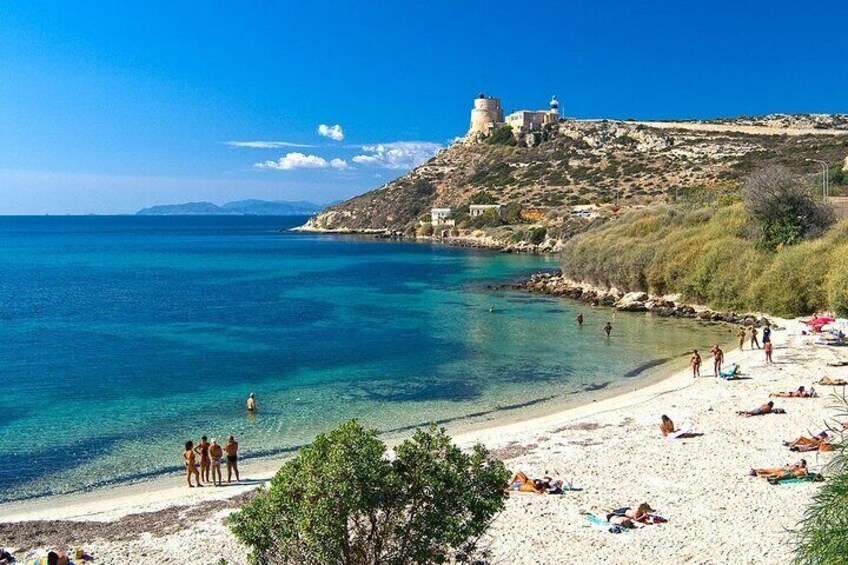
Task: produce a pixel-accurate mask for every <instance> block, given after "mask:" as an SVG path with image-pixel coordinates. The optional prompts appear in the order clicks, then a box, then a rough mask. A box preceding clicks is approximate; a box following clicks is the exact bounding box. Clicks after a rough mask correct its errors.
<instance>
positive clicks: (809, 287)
mask: <svg viewBox="0 0 848 565" xmlns="http://www.w3.org/2000/svg"><path fill="white" fill-rule="evenodd" d="M804 205H805V206H806V205H807V204H804ZM786 210H787V213H788V214H790V215H791V214H793V213H794V212H795V208H794V207H791V206H789V207H787V208H786ZM790 220H791V219H786V218H765V219H764V218H763V217H757V218H755V217H753V216H752V212H751V211H750V210H749V209H746V208H745V206H744V205H743V204H742V203H739V202H737V203H733V204H726V205H713V206H709V207H700V206H699V207H694V208H693V207H690V206H686V205H676V206H669V205H661V204H658V205H654V206H651V207H648V208H644V209H641V210H634V211H632V212H629V213H627V214H625V215H623V216H622V217H620V218H618V219H616V220H614V221H611V222H608V223H605V224H603V225H600V226H596V227H594V228H592V229H590V230H588V231H586V232H584V233H582V234H578V235H576V236H575V237H574V238H572V239H571V240H570V241H569V242H567V243H566V245H565V247H564V250H563V260H562V269H563V272H564V273H565V274H566V275H568V276H570V277H572V278H574V279H578V280H584V281H588V282H592V283H594V284H597V285H600V286H607V287H616V288H618V289H620V290H626V291H634V290H641V291H646V292H650V293H653V294H657V295H662V294H672V293H679V294H680V295H681V296H682V298H683V299H684V300H687V301H690V302H695V303H701V304H706V305H708V306H710V307H712V308H715V309H721V310H736V311H740V310H764V311H767V312H770V313H772V314H776V315H784V316H797V315H803V314H809V313H812V312H815V311H816V310H821V309H826V308H833V309H835V310H837V311H839V312H841V313H848V222H845V221H843V222H840V223H839V224H836V225H835V226H833V227H831V228H830V229H828V230H827V231H825V232H824V233H823V234H821V235H820V237H814V236H815V235H817V234H816V233H815V231H814V230H809V229H808V230H807V231H805V232H802V234H801V236H802V237H807V239H803V240H800V242H798V241H799V237H796V236H797V235H798V233H797V230H794V229H788V230H785V232H784V235H785V236H786V237H787V239H785V240H783V241H780V240H774V241H770V243H769V245H762V244H761V242H762V233H763V232H764V231H768V226H767V225H765V224H763V222H764V221H766V222H767V221H775V222H777V224H778V225H789V224H791V223H792V222H791V221H790ZM771 231H773V232H779V231H780V230H771ZM796 242H798V243H797V244H795V245H792V243H796Z"/></svg>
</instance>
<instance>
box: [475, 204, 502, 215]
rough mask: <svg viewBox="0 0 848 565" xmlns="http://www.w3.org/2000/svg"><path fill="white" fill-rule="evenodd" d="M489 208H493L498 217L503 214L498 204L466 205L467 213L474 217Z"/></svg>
mask: <svg viewBox="0 0 848 565" xmlns="http://www.w3.org/2000/svg"><path fill="white" fill-rule="evenodd" d="M489 210H493V211H494V212H495V214H496V215H497V216H498V217H499V218H500V217H502V216H503V206H502V205H500V204H472V205H471V206H469V207H468V214H469V215H470V216H471V217H472V218H476V217H477V216H482V215H483V214H485V213H486V212H488V211H489Z"/></svg>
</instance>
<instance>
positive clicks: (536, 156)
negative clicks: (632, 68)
mask: <svg viewBox="0 0 848 565" xmlns="http://www.w3.org/2000/svg"><path fill="white" fill-rule="evenodd" d="M532 141H533V142H535V143H534V144H533V145H532V146H529V147H528V146H508V145H493V144H490V143H487V142H478V143H470V142H458V143H454V144H453V145H451V146H450V147H448V148H447V149H444V150H442V151H441V152H439V153H438V154H437V155H436V156H435V157H433V158H432V159H430V160H429V161H428V162H427V163H425V164H423V165H421V166H419V167H418V168H416V169H414V170H412V171H410V172H409V173H408V174H407V175H405V176H403V177H401V178H399V179H396V180H394V181H392V182H390V183H388V184H386V185H383V186H381V187H380V188H378V189H376V190H373V191H371V192H368V193H366V194H363V195H361V196H357V197H355V198H352V199H351V200H348V201H346V202H343V203H341V204H339V205H336V206H331V207H329V208H327V209H326V210H324V211H323V212H322V213H320V214H318V215H317V216H316V217H315V218H313V219H311V220H310V221H309V223H308V224H307V225H306V226H305V228H306V229H315V230H339V231H366V230H384V229H390V230H406V231H411V230H412V229H413V228H414V227H415V225H416V224H417V219H418V217H419V216H421V215H422V214H425V213H427V212H429V209H430V208H431V207H434V206H462V205H465V204H467V203H468V201H469V199H470V197H471V195H473V194H474V193H476V192H478V191H480V190H486V191H487V192H489V193H490V194H492V195H494V196H495V197H496V199H497V200H498V201H499V202H500V203H502V204H507V203H510V202H515V203H519V204H521V205H522V206H523V207H524V208H535V209H541V210H545V209H552V208H557V207H568V206H573V205H577V204H589V203H605V202H610V201H614V200H615V199H616V198H621V199H622V200H623V201H624V202H626V203H631V204H635V203H646V202H650V201H655V200H661V199H664V198H665V197H666V196H667V195H669V194H673V193H674V191H675V189H677V188H683V189H685V188H689V187H698V186H704V185H728V186H738V185H739V184H740V182H741V180H742V178H743V177H744V176H745V175H746V174H748V173H749V172H751V171H752V170H753V169H755V168H758V167H760V166H762V165H764V164H766V163H781V164H785V165H787V166H790V167H792V168H794V169H797V170H804V171H809V172H814V171H815V170H816V169H815V167H813V166H811V164H809V163H805V162H804V159H805V158H818V159H825V160H827V161H828V162H830V163H831V164H833V165H836V164H838V163H842V162H843V160H844V159H845V156H846V154H848V116H844V115H798V116H788V115H775V116H766V117H762V118H750V119H743V118H740V119H737V120H712V121H709V122H702V121H698V122H634V121H616V120H564V121H562V122H560V123H559V124H554V125H552V126H550V127H549V128H548V129H547V130H546V131H545V132H543V133H542V134H541V135H538V136H537V138H536V139H534V140H532Z"/></svg>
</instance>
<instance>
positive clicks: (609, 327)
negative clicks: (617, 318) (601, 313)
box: [604, 322, 612, 337]
mask: <svg viewBox="0 0 848 565" xmlns="http://www.w3.org/2000/svg"><path fill="white" fill-rule="evenodd" d="M604 333H605V334H607V337H609V336H610V334H611V333H612V324H610V323H609V322H607V325H605V326H604Z"/></svg>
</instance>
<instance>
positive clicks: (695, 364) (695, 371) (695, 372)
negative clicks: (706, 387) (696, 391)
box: [689, 349, 701, 378]
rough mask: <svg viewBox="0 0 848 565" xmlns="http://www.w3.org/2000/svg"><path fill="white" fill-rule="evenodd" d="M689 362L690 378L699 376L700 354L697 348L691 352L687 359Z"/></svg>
mask: <svg viewBox="0 0 848 565" xmlns="http://www.w3.org/2000/svg"><path fill="white" fill-rule="evenodd" d="M689 364H690V365H692V378H698V377H700V376H701V354H700V353H698V350H697V349H696V350H694V351H693V352H692V357H691V359H689Z"/></svg>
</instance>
